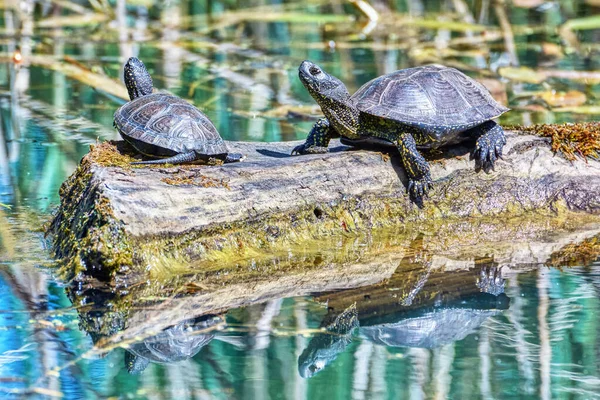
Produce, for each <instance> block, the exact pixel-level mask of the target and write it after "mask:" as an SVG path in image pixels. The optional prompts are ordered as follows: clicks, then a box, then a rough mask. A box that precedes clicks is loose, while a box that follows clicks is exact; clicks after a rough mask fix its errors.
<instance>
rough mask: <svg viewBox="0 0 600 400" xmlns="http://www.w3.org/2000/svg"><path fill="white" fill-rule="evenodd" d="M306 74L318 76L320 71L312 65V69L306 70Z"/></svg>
mask: <svg viewBox="0 0 600 400" xmlns="http://www.w3.org/2000/svg"><path fill="white" fill-rule="evenodd" d="M308 72H310V74H311V75H312V76H315V75H319V74H320V73H321V70H320V69H319V67H316V66H314V65H313V66H312V67H310V69H309V70H308Z"/></svg>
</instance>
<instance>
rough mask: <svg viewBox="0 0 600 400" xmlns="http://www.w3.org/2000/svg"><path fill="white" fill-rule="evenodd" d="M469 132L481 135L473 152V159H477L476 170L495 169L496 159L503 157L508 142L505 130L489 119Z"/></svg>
mask: <svg viewBox="0 0 600 400" xmlns="http://www.w3.org/2000/svg"><path fill="white" fill-rule="evenodd" d="M469 133H471V134H472V135H473V136H475V137H477V136H479V137H478V138H477V142H476V144H475V149H474V150H473V152H472V153H471V160H473V159H475V170H476V171H479V170H482V169H483V170H484V171H485V172H486V173H489V172H490V171H491V170H493V169H494V163H495V162H496V160H497V159H498V158H502V148H503V147H504V145H505V144H506V137H505V136H504V130H503V129H502V127H500V125H498V124H497V123H495V122H494V121H487V122H484V123H483V124H481V125H478V126H476V127H475V128H473V129H471V130H470V132H469Z"/></svg>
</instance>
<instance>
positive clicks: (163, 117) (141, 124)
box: [115, 93, 228, 157]
mask: <svg viewBox="0 0 600 400" xmlns="http://www.w3.org/2000/svg"><path fill="white" fill-rule="evenodd" d="M115 127H116V128H117V129H118V130H119V132H120V133H121V135H122V136H123V138H124V139H125V140H127V141H128V142H129V143H131V144H132V145H133V146H134V147H135V148H136V149H137V150H138V151H140V152H142V153H144V154H147V155H151V156H159V157H170V156H173V155H176V154H180V153H186V152H189V151H195V152H196V153H198V154H205V155H208V156H216V155H222V154H227V153H228V150H227V146H226V145H225V142H224V141H223V139H222V138H221V136H220V135H219V132H217V129H216V128H215V126H214V125H213V124H212V122H210V120H209V119H208V117H207V116H206V115H204V114H203V113H202V112H201V111H200V110H198V109H197V108H196V107H194V106H193V105H191V104H189V103H188V102H187V101H185V100H183V99H181V98H179V97H177V96H173V95H170V94H167V93H154V94H149V95H146V96H141V97H139V98H137V99H135V100H132V101H130V102H129V103H126V104H124V105H123V106H122V107H120V108H119V109H118V110H117V111H116V112H115Z"/></svg>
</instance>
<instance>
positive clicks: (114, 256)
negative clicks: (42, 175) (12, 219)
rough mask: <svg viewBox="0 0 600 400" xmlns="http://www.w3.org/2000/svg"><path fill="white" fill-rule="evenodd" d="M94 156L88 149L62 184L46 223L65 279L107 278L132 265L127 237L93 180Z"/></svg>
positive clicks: (92, 151) (131, 254) (96, 153)
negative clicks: (79, 276)
mask: <svg viewBox="0 0 600 400" xmlns="http://www.w3.org/2000/svg"><path fill="white" fill-rule="evenodd" d="M98 154H99V153H98V152H97V151H94V146H91V151H90V153H89V154H88V155H86V156H85V157H84V158H83V159H82V160H81V163H80V165H79V166H78V167H77V170H76V171H75V172H74V173H73V174H72V175H71V176H70V177H69V178H68V179H67V180H66V181H65V182H64V183H63V184H62V186H61V188H60V198H61V205H60V207H59V209H58V211H57V213H56V215H55V216H54V218H53V220H52V222H51V224H50V229H49V233H50V234H51V235H52V241H53V251H54V257H55V258H56V259H58V261H59V265H60V266H61V269H60V272H61V275H62V276H63V277H64V278H66V279H70V278H72V277H74V276H76V275H77V274H79V273H81V272H86V273H88V274H90V275H93V276H98V277H101V278H108V277H109V276H112V275H114V274H115V273H116V272H125V271H127V270H129V267H131V266H132V265H133V251H132V247H131V246H130V244H129V241H128V237H127V235H126V233H125V232H124V230H123V227H122V226H121V224H120V223H119V222H118V221H117V220H116V219H115V217H114V215H113V212H112V208H111V205H110V204H109V202H108V200H107V199H106V198H104V197H102V194H101V191H100V190H99V188H98V183H97V182H95V181H94V180H93V174H92V168H93V164H94V163H95V162H97V160H98V159H97V158H96V157H97V156H98ZM100 160H102V158H100Z"/></svg>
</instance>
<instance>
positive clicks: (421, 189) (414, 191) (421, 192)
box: [407, 176, 433, 207]
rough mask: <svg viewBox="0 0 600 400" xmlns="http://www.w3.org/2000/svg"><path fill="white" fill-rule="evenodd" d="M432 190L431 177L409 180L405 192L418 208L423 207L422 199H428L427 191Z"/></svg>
mask: <svg viewBox="0 0 600 400" xmlns="http://www.w3.org/2000/svg"><path fill="white" fill-rule="evenodd" d="M432 188H433V182H432V181H431V177H429V176H425V177H423V178H421V179H409V180H408V188H407V192H408V194H409V196H410V198H411V200H413V201H414V202H415V203H416V204H417V205H418V206H419V207H422V206H423V199H424V198H427V197H428V195H427V194H428V192H429V189H432Z"/></svg>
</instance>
